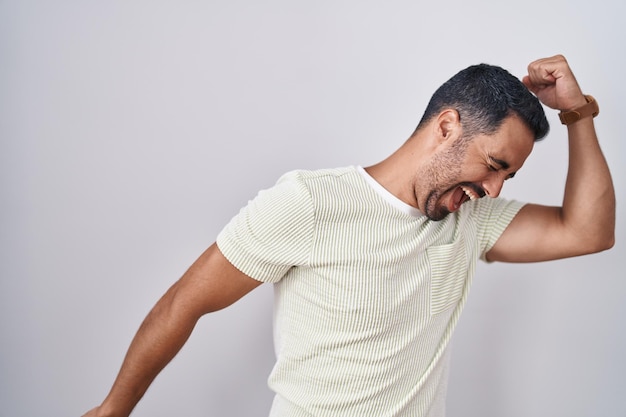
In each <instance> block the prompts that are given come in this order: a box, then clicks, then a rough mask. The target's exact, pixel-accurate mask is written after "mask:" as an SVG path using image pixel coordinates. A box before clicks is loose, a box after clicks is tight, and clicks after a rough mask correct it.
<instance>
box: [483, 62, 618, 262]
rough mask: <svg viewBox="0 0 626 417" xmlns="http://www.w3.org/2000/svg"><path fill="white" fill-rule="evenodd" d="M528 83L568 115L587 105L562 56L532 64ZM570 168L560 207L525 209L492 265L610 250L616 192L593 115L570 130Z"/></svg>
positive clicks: (490, 254) (497, 248) (496, 250)
mask: <svg viewBox="0 0 626 417" xmlns="http://www.w3.org/2000/svg"><path fill="white" fill-rule="evenodd" d="M523 81H524V84H526V86H527V87H528V88H529V89H530V90H531V91H532V92H533V93H535V94H536V95H537V97H538V98H539V100H541V102H542V103H544V104H545V105H547V106H548V107H551V108H553V109H557V110H561V111H569V110H572V109H577V108H580V107H581V106H583V105H585V104H586V103H587V100H586V99H585V97H584V95H583V93H582V91H581V89H580V87H579V86H578V83H577V81H576V79H575V77H574V75H573V73H572V71H571V69H570V68H569V65H568V63H567V61H566V60H565V58H564V57H562V56H560V55H558V56H555V57H552V58H545V59H541V60H538V61H535V62H533V63H531V64H530V65H529V67H528V75H527V76H526V77H524V80H523ZM567 129H568V142H569V166H568V173H567V181H566V184H565V194H564V197H563V205H562V207H548V206H542V205H537V204H527V205H526V206H524V207H523V208H522V209H521V210H520V211H519V213H518V214H517V216H516V217H515V218H514V219H513V221H512V222H511V224H510V225H509V226H508V227H507V229H506V230H505V231H504V233H503V234H502V236H501V237H500V238H499V239H498V241H497V242H496V244H495V245H494V246H493V248H492V249H491V250H490V251H489V252H488V253H487V259H488V260H490V261H503V262H537V261H546V260H552V259H560V258H566V257H571V256H578V255H585V254H589V253H594V252H600V251H602V250H606V249H609V248H611V247H612V246H613V244H614V242H615V190H614V188H613V181H612V179H611V173H610V171H609V167H608V165H607V163H606V160H605V158H604V155H603V154H602V150H601V149H600V144H599V143H598V138H597V136H596V132H595V127H594V122H593V117H591V116H588V117H584V118H582V119H580V120H578V121H576V122H574V123H571V124H569V125H568V126H567Z"/></svg>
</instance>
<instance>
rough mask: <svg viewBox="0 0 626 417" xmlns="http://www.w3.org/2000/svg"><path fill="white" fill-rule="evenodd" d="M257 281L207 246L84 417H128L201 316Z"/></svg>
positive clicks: (234, 298) (160, 305) (151, 316)
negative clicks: (99, 401)
mask: <svg viewBox="0 0 626 417" xmlns="http://www.w3.org/2000/svg"><path fill="white" fill-rule="evenodd" d="M260 284H261V282H260V281H257V280H254V279H252V278H250V277H248V276H247V275H245V274H244V273H242V272H241V271H239V270H238V269H236V268H235V267H234V266H233V265H232V264H231V263H230V262H228V260H227V259H226V258H225V257H224V255H222V253H221V252H220V250H219V249H218V247H217V245H216V244H213V245H212V246H211V247H209V249H207V250H206V251H205V252H204V253H203V254H202V255H201V256H200V257H199V258H198V260H196V262H194V264H193V265H192V266H191V267H190V268H189V270H188V271H187V272H186V273H185V274H184V275H183V277H182V278H181V279H180V280H179V281H177V282H176V283H175V284H174V285H173V286H172V287H171V288H170V289H169V290H168V291H167V292H166V293H165V295H164V296H163V297H162V298H161V299H160V300H159V301H158V302H157V304H156V305H155V306H154V308H153V309H152V311H151V312H150V313H149V314H148V316H147V317H146V319H145V320H144V322H143V323H142V325H141V327H140V328H139V330H138V331H137V334H136V335H135V337H134V339H133V341H132V343H131V345H130V347H129V349H128V352H127V354H126V358H125V359H124V362H123V364H122V368H121V369H120V372H119V374H118V376H117V378H116V380H115V383H114V384H113V387H112V388H111V391H110V392H109V395H108V396H107V397H106V399H105V400H104V402H103V403H102V404H101V405H100V406H99V407H96V408H94V409H93V410H91V411H89V412H88V413H87V414H85V415H84V416H83V417H105V416H107V417H108V416H110V417H117V416H124V417H126V416H128V415H129V414H130V413H131V411H132V410H133V408H134V407H135V406H136V405H137V403H138V402H139V400H140V399H141V397H142V396H143V394H144V393H145V392H146V390H147V389H148V387H149V386H150V384H151V383H152V381H153V380H154V378H156V376H157V375H158V374H159V372H160V371H161V370H162V369H163V368H164V367H165V366H166V365H167V364H168V363H169V362H170V361H171V360H172V359H173V358H174V356H175V355H176V354H177V353H178V351H179V350H180V349H181V348H182V346H183V345H184V344H185V342H186V341H187V339H188V338H189V335H190V334H191V332H192V330H193V328H194V326H195V325H196V323H197V321H198V320H199V319H200V317H202V316H203V315H204V314H207V313H210V312H213V311H217V310H220V309H222V308H224V307H227V306H229V305H231V304H232V303H234V302H235V301H237V300H238V299H240V298H241V297H243V296H244V295H246V294H247V293H248V292H250V291H251V290H253V289H254V288H256V287H257V286H259V285H260Z"/></svg>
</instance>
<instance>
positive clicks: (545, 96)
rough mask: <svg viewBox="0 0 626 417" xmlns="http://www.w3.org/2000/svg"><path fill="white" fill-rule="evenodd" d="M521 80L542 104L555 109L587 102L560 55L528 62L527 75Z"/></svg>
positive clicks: (577, 105) (568, 108)
mask: <svg viewBox="0 0 626 417" xmlns="http://www.w3.org/2000/svg"><path fill="white" fill-rule="evenodd" d="M522 82H523V83H524V84H525V85H526V87H527V88H528V89H529V90H530V91H532V92H533V93H534V94H535V95H536V96H537V98H538V99H539V100H541V102H542V103H543V104H545V105H546V106H548V107H550V108H553V109H556V110H564V111H568V110H572V109H575V108H577V107H580V106H583V105H585V104H586V103H587V101H586V100H585V97H584V96H583V92H582V90H581V89H580V87H579V86H578V82H577V81H576V77H574V74H573V73H572V70H571V69H570V67H569V64H568V63H567V60H566V59H565V57H564V56H562V55H556V56H553V57H551V58H543V59H539V60H537V61H534V62H532V63H530V65H528V75H527V76H525V77H524V78H523V79H522Z"/></svg>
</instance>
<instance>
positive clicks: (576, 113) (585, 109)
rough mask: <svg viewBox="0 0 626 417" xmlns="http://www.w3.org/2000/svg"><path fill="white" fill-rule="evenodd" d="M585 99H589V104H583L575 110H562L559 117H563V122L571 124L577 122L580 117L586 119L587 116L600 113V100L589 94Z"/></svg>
mask: <svg viewBox="0 0 626 417" xmlns="http://www.w3.org/2000/svg"><path fill="white" fill-rule="evenodd" d="M585 100H587V104H585V105H582V106H580V107H578V108H576V109H574V110H570V111H562V112H560V113H559V119H561V123H563V124H564V125H571V124H572V123H575V122H577V121H579V120H580V119H584V118H585V117H589V116H592V117H596V116H597V115H598V113H600V107H598V102H597V101H596V99H595V98H593V97H592V96H589V95H585Z"/></svg>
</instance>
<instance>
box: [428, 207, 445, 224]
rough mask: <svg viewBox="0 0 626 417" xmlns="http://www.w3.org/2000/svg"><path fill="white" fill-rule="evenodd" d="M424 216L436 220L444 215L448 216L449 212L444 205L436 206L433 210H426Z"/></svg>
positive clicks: (443, 217)
mask: <svg viewBox="0 0 626 417" xmlns="http://www.w3.org/2000/svg"><path fill="white" fill-rule="evenodd" d="M425 214H426V217H428V219H429V220H432V221H435V222H438V221H440V220H443V219H445V218H446V217H448V215H449V214H450V210H448V209H447V208H445V207H437V208H435V209H433V210H428V209H427V210H426V213H425Z"/></svg>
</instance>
